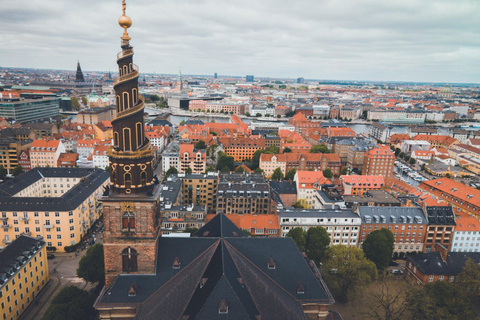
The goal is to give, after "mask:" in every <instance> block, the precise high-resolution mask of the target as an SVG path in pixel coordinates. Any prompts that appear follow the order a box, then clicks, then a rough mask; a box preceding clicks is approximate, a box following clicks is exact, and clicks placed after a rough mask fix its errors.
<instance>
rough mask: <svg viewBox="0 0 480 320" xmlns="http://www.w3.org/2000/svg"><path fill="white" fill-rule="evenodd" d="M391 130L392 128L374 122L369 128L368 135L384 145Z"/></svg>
mask: <svg viewBox="0 0 480 320" xmlns="http://www.w3.org/2000/svg"><path fill="white" fill-rule="evenodd" d="M392 129H393V128H392V127H389V126H387V125H385V124H382V123H379V122H374V123H372V125H371V126H370V129H369V135H370V137H372V138H374V139H377V140H380V141H381V142H382V143H386V142H387V140H388V139H389V138H390V136H391V135H392Z"/></svg>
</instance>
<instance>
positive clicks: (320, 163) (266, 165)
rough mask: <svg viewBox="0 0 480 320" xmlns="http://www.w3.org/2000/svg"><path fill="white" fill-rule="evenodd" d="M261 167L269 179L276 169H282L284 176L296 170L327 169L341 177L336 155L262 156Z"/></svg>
mask: <svg viewBox="0 0 480 320" xmlns="http://www.w3.org/2000/svg"><path fill="white" fill-rule="evenodd" d="M259 167H260V169H262V170H263V171H264V172H265V175H266V176H267V177H269V176H271V175H272V173H273V171H274V170H275V169H276V168H280V169H282V172H283V174H284V175H285V174H287V173H288V171H290V170H292V169H296V170H298V171H308V170H319V171H323V170H325V169H327V168H330V170H332V173H333V174H334V175H335V176H339V175H340V170H341V163H340V158H339V157H338V155H337V154H334V153H309V152H301V153H284V154H262V155H260V161H259Z"/></svg>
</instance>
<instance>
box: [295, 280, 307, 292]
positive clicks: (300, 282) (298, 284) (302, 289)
mask: <svg viewBox="0 0 480 320" xmlns="http://www.w3.org/2000/svg"><path fill="white" fill-rule="evenodd" d="M304 293H305V286H304V285H303V283H302V281H298V283H297V294H304Z"/></svg>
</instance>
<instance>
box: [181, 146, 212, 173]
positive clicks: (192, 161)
mask: <svg viewBox="0 0 480 320" xmlns="http://www.w3.org/2000/svg"><path fill="white" fill-rule="evenodd" d="M178 158H179V161H178V162H179V163H178V172H186V171H187V169H188V168H190V169H191V170H192V173H198V174H202V173H203V172H205V169H206V166H207V156H206V153H205V149H203V150H197V149H195V148H194V146H193V144H185V143H182V144H181V145H180V153H179V157H178Z"/></svg>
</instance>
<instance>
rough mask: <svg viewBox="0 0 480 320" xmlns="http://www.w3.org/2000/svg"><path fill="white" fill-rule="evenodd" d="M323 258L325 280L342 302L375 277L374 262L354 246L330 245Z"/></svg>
mask: <svg viewBox="0 0 480 320" xmlns="http://www.w3.org/2000/svg"><path fill="white" fill-rule="evenodd" d="M323 260H324V262H323V267H322V268H323V269H324V270H325V271H326V272H325V273H324V277H325V281H326V282H327V284H328V287H329V288H330V289H331V290H332V292H333V293H334V294H335V295H336V296H337V297H338V300H340V301H343V302H346V301H348V300H350V299H352V298H354V297H355V294H356V293H357V291H358V290H359V288H360V287H361V286H364V285H367V284H370V283H371V282H372V281H373V280H375V278H376V277H377V268H376V267H375V264H374V263H373V262H372V261H370V260H368V259H367V258H366V257H365V254H364V253H363V251H362V250H361V249H358V248H356V247H346V246H344V245H335V246H331V247H330V248H328V249H327V251H326V252H325V256H324V259H323Z"/></svg>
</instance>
